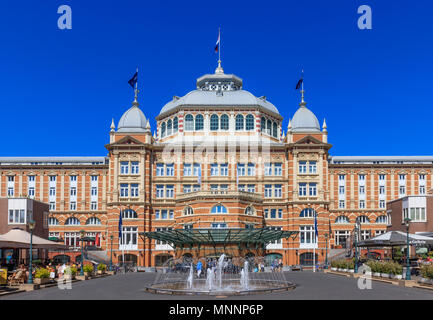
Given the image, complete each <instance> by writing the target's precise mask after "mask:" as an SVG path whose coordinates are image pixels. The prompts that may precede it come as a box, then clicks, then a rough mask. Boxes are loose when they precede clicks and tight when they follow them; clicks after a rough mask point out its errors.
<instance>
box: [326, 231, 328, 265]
mask: <svg viewBox="0 0 433 320" xmlns="http://www.w3.org/2000/svg"><path fill="white" fill-rule="evenodd" d="M325 243H326V248H325V252H326V255H325V269H328V233H325Z"/></svg>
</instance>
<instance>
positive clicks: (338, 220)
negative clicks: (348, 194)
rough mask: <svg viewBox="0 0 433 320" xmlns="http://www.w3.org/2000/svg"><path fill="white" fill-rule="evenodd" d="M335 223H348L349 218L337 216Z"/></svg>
mask: <svg viewBox="0 0 433 320" xmlns="http://www.w3.org/2000/svg"><path fill="white" fill-rule="evenodd" d="M335 223H340V224H342V223H349V218H348V217H346V216H338V217H337V219H335Z"/></svg>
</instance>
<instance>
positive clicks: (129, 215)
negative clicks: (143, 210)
mask: <svg viewBox="0 0 433 320" xmlns="http://www.w3.org/2000/svg"><path fill="white" fill-rule="evenodd" d="M137 218H138V215H137V212H135V211H134V210H132V209H126V210H123V211H122V219H137Z"/></svg>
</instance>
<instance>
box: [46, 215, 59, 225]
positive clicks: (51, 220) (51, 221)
mask: <svg viewBox="0 0 433 320" xmlns="http://www.w3.org/2000/svg"><path fill="white" fill-rule="evenodd" d="M48 225H49V226H58V225H59V220H57V219H56V218H53V217H49V218H48Z"/></svg>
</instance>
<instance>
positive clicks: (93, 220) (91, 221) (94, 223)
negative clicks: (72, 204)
mask: <svg viewBox="0 0 433 320" xmlns="http://www.w3.org/2000/svg"><path fill="white" fill-rule="evenodd" d="M86 224H87V225H89V226H99V225H101V220H99V219H98V218H96V217H91V218H89V219H87V221H86Z"/></svg>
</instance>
